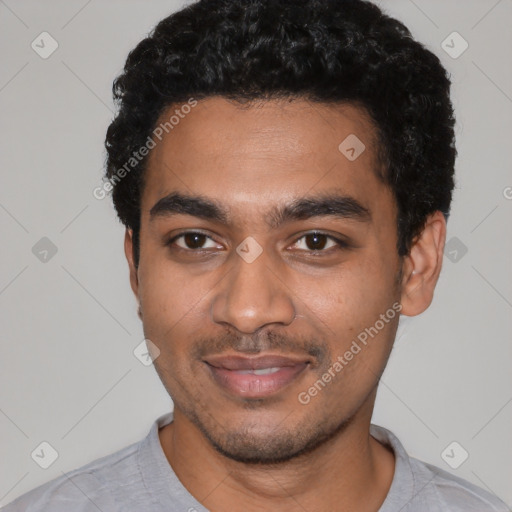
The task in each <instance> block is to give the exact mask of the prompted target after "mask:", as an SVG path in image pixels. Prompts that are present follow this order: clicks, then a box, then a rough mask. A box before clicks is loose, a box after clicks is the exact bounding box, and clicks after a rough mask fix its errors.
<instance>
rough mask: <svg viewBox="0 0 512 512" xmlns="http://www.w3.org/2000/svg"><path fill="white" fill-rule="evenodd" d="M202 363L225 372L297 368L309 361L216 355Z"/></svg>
mask: <svg viewBox="0 0 512 512" xmlns="http://www.w3.org/2000/svg"><path fill="white" fill-rule="evenodd" d="M204 362H205V363H208V364H209V365H211V366H215V367H216V368H224V369H225V370H260V369H262V368H278V367H283V366H297V365H301V364H307V363H310V362H311V361H310V360H309V358H307V357H302V358H298V357H290V356H281V355H263V356H261V355H260V356H256V357H244V356H237V355H231V356H228V355H216V356H209V357H207V358H205V359H204Z"/></svg>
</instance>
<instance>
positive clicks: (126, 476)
mask: <svg viewBox="0 0 512 512" xmlns="http://www.w3.org/2000/svg"><path fill="white" fill-rule="evenodd" d="M139 445H140V443H134V444H131V445H129V446H127V447H125V448H123V449H121V450H119V451H118V452H115V453H112V454H110V455H106V456H105V457H101V458H99V459H96V460H94V461H92V462H90V463H88V464H86V465H84V466H82V467H80V468H78V469H75V470H73V471H70V472H67V473H64V474H63V475H62V476H59V477H57V478H55V479H53V480H51V481H50V482H47V483H45V484H43V485H40V486H39V487H36V488H35V489H32V490H31V491H29V492H27V493H25V494H23V495H22V496H20V497H18V498H17V499H15V500H14V501H13V502H12V503H10V504H8V505H6V506H5V507H3V508H2V509H1V512H40V511H41V512H42V511H45V512H70V511H71V510H72V511H73V512H89V511H91V512H92V511H94V512H97V511H98V510H104V511H105V512H107V511H109V512H110V511H115V510H118V509H119V507H118V505H116V498H115V492H113V491H114V490H115V489H116V488H117V489H119V488H120V487H122V486H125V485H131V484H134V483H136V480H137V479H140V477H139V474H138V470H137V460H136V459H137V452H138V447H139ZM116 506H117V508H116Z"/></svg>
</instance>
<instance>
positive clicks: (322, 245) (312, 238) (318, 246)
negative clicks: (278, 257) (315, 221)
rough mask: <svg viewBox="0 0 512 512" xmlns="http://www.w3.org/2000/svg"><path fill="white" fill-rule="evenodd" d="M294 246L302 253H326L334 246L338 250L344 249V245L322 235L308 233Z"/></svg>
mask: <svg viewBox="0 0 512 512" xmlns="http://www.w3.org/2000/svg"><path fill="white" fill-rule="evenodd" d="M294 246H295V247H296V248H297V249H299V250H303V251H319V252H327V250H328V249H331V248H333V247H336V246H337V247H339V248H341V247H346V244H344V243H343V242H342V241H341V240H338V239H336V238H334V237H332V236H330V235H326V234H324V233H308V234H306V235H304V236H302V237H300V238H299V239H298V240H297V241H296V242H295V244H294Z"/></svg>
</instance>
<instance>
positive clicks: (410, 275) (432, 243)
mask: <svg viewBox="0 0 512 512" xmlns="http://www.w3.org/2000/svg"><path fill="white" fill-rule="evenodd" d="M445 240H446V219H445V217H444V215H443V214H442V213H441V212H440V211H436V212H434V213H432V214H431V215H429V216H428V218H427V220H426V222H425V226H424V228H423V230H422V232H421V233H420V234H419V235H418V236H417V237H416V238H415V240H414V241H413V244H412V247H411V250H410V252H409V254H408V255H407V256H405V258H404V266H403V272H402V296H401V303H402V314H403V315H407V316H415V315H419V314H420V313H423V311H425V310H426V309H427V308H428V307H429V306H430V303H431V302H432V299H433V297H434V289H435V287H436V284H437V281H438V278H439V274H440V273H441V267H442V264H443V250H444V243H445Z"/></svg>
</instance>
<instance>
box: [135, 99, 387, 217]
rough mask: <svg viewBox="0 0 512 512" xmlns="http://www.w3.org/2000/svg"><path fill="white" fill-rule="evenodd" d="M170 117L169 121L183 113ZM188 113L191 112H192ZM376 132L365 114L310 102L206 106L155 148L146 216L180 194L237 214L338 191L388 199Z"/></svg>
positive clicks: (144, 204) (352, 108)
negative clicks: (161, 201)
mask: <svg viewBox="0 0 512 512" xmlns="http://www.w3.org/2000/svg"><path fill="white" fill-rule="evenodd" d="M179 109H180V106H179V105H173V106H172V107H170V108H169V109H167V110H166V112H164V113H163V114H162V116H161V117H160V119H159V123H165V121H167V120H168V119H169V118H170V117H171V115H172V114H173V113H174V112H175V111H176V110H179ZM187 110H188V109H187ZM376 140H377V137H376V130H375V127H374V125H373V124H372V122H371V120H370V118H369V117H368V115H367V114H366V112H365V111H364V110H363V109H360V108H358V107H356V106H353V105H348V104H344V105H327V104H319V103H313V102H310V101H306V100H294V101H291V102H290V101H285V100H267V101H261V102H258V103H252V104H250V105H240V104H238V103H236V102H234V101H229V100H227V99H225V98H221V97H213V98H208V99H205V100H202V101H199V102H198V104H197V105H196V106H195V107H193V108H192V109H191V110H190V112H189V113H187V114H182V115H181V116H180V119H179V122H178V123H177V124H174V125H173V127H172V129H169V131H168V133H164V135H163V137H162V140H161V141H157V145H156V147H155V148H154V149H152V150H151V153H150V154H149V156H148V165H147V168H146V173H145V180H144V182H145V186H144V191H143V200H142V209H143V215H144V214H145V213H146V214H147V212H148V211H149V210H150V209H151V207H152V206H153V205H154V204H155V203H156V202H157V201H158V200H159V199H161V198H162V197H164V196H166V195H168V194H170V193H172V192H176V191H178V192H182V193H186V194H189V195H191V194H194V195H202V196H204V197H211V198H214V199H216V200H218V201H221V202H223V203H225V204H226V205H227V206H229V207H230V209H231V208H232V209H233V211H236V209H237V208H238V207H242V206H243V208H244V210H245V211H246V212H247V211H248V210H252V212H253V213H258V212H261V213H263V212H262V211H261V210H262V208H263V207H264V205H265V204H268V203H271V202H274V203H275V204H277V203H280V202H282V201H286V200H293V199H296V198H298V197H303V196H309V195H312V194H314V193H324V194H325V193H330V192H332V191H334V190H336V191H337V192H339V193H342V194H343V195H346V196H351V197H355V198H357V199H358V200H360V202H362V203H364V202H367V203H368V201H369V200H370V196H372V195H373V196H377V195H379V194H380V195H382V194H381V193H382V189H383V188H384V185H383V184H382V183H381V182H380V180H379V178H377V174H378V165H379V163H378V160H377V157H376V154H377V143H376Z"/></svg>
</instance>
